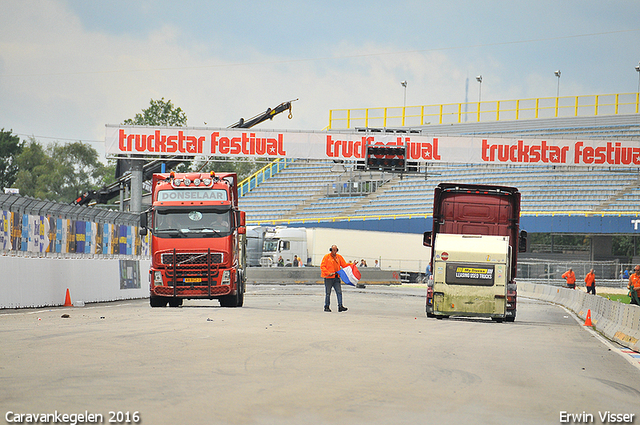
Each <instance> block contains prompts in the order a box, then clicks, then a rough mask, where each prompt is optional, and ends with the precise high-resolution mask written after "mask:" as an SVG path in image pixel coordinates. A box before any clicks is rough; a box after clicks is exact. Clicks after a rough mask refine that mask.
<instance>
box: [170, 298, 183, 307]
mask: <svg viewBox="0 0 640 425" xmlns="http://www.w3.org/2000/svg"><path fill="white" fill-rule="evenodd" d="M181 305H182V298H171V299H169V307H180V306H181Z"/></svg>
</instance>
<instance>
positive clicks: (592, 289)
mask: <svg viewBox="0 0 640 425" xmlns="http://www.w3.org/2000/svg"><path fill="white" fill-rule="evenodd" d="M584 286H586V287H587V294H589V293H592V294H593V295H595V294H596V274H595V273H594V272H593V269H591V271H590V272H589V273H587V275H586V276H585V277H584Z"/></svg>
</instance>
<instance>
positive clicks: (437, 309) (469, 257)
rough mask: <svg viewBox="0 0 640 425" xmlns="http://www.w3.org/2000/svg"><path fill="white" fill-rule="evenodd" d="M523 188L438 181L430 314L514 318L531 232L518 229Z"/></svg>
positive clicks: (430, 237) (429, 242) (430, 236)
mask: <svg viewBox="0 0 640 425" xmlns="http://www.w3.org/2000/svg"><path fill="white" fill-rule="evenodd" d="M519 223H520V192H518V189H516V188H514V187H505V186H486V185H477V184H462V183H440V184H439V185H438V186H437V187H436V188H435V193H434V198H433V228H432V231H431V232H426V233H425V234H424V241H423V244H424V245H425V246H429V247H432V249H431V262H430V265H431V271H432V276H431V278H429V280H428V286H427V300H426V312H427V316H428V317H436V318H439V319H441V318H444V317H448V316H454V315H455V316H479V317H490V318H491V319H493V320H496V321H503V320H504V321H507V322H513V321H514V320H515V318H516V307H517V286H516V281H515V278H516V271H517V257H518V252H524V251H526V245H527V232H526V231H524V230H522V231H520V228H519Z"/></svg>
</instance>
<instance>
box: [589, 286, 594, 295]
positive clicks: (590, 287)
mask: <svg viewBox="0 0 640 425" xmlns="http://www.w3.org/2000/svg"><path fill="white" fill-rule="evenodd" d="M587 294H593V295H595V294H596V285H593V286H587Z"/></svg>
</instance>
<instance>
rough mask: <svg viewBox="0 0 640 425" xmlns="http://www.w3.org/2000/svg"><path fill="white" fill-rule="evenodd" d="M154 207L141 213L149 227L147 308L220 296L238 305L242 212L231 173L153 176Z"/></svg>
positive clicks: (241, 277)
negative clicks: (149, 305)
mask: <svg viewBox="0 0 640 425" xmlns="http://www.w3.org/2000/svg"><path fill="white" fill-rule="evenodd" d="M152 185H153V188H152V205H151V208H149V210H147V211H145V212H143V213H142V214H141V216H140V232H141V234H146V232H147V231H148V230H150V231H151V242H150V251H151V256H152V257H151V268H150V270H149V281H150V284H149V292H150V293H149V300H150V304H151V307H164V306H166V305H167V303H168V304H169V305H170V306H172V307H177V306H180V305H182V301H183V300H184V299H192V298H202V299H218V300H219V301H220V305H221V306H223V307H241V306H242V304H243V301H244V292H245V281H246V277H245V269H246V260H245V259H246V250H245V247H246V239H245V233H246V228H245V214H244V212H243V211H239V210H238V188H237V175H236V174H235V173H218V174H217V175H216V174H215V173H213V172H211V173H174V172H172V173H159V174H154V175H153V182H152Z"/></svg>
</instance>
